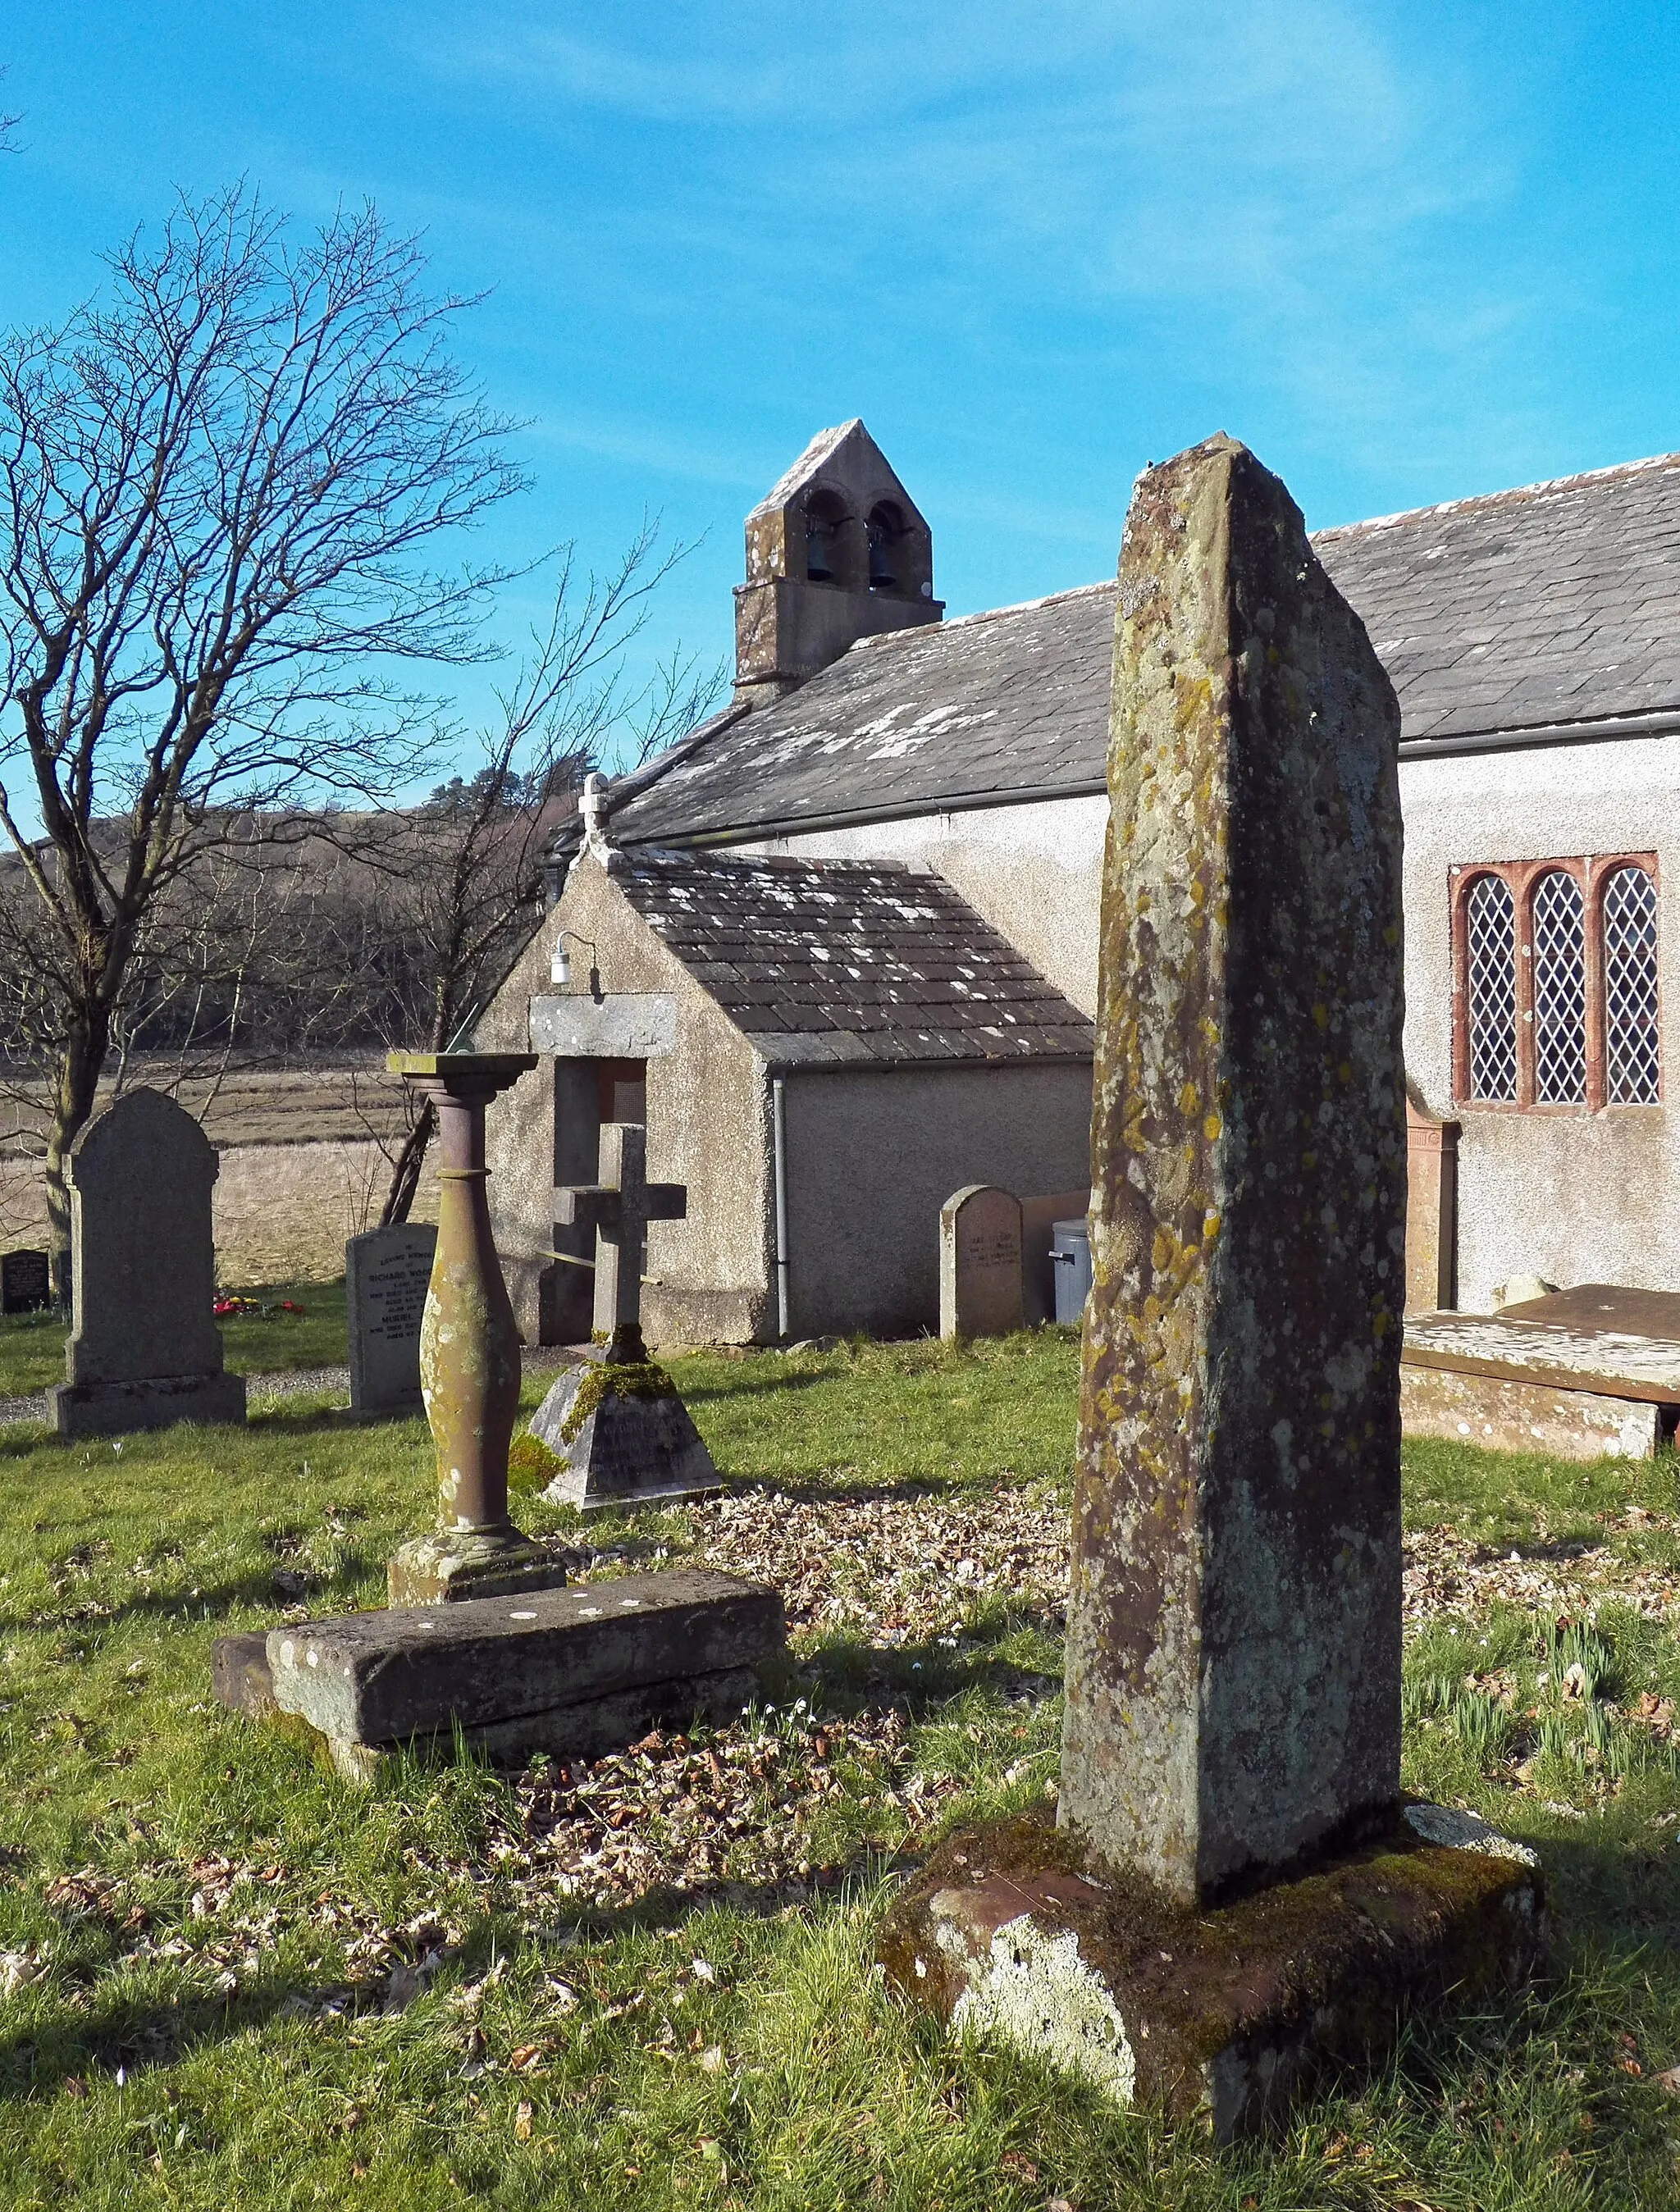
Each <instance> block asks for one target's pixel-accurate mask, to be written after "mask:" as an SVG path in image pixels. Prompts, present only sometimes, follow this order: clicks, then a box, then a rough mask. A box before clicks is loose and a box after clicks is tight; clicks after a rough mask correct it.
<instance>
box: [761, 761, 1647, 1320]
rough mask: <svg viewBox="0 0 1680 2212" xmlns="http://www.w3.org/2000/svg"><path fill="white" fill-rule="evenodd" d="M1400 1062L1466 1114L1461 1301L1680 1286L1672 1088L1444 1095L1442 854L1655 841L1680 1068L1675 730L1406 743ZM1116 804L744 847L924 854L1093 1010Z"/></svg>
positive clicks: (1476, 1303) (963, 816) (1626, 846)
mask: <svg viewBox="0 0 1680 2212" xmlns="http://www.w3.org/2000/svg"><path fill="white" fill-rule="evenodd" d="M1400 795H1401V806H1402V811H1403V817H1404V820H1405V830H1406V860H1405V884H1406V1067H1407V1072H1408V1073H1409V1075H1410V1076H1411V1078H1412V1079H1413V1080H1414V1081H1415V1083H1416V1084H1417V1085H1418V1086H1419V1088H1420V1089H1421V1091H1422V1093H1423V1096H1424V1098H1425V1100H1426V1101H1427V1103H1428V1105H1429V1106H1430V1108H1431V1109H1433V1111H1434V1112H1435V1113H1437V1114H1441V1115H1447V1116H1448V1117H1450V1118H1452V1119H1454V1120H1456V1121H1458V1122H1459V1123H1460V1124H1461V1125H1462V1128H1463V1132H1464V1133H1463V1136H1462V1138H1461V1139H1460V1144H1459V1155H1458V1158H1459V1169H1458V1303H1459V1304H1460V1306H1461V1307H1463V1308H1464V1309H1465V1310H1469V1311H1471V1312H1478V1311H1479V1312H1486V1311H1488V1310H1491V1308H1492V1305H1493V1294H1494V1290H1495V1288H1496V1287H1497V1286H1498V1285H1500V1284H1502V1283H1505V1282H1507V1281H1508V1280H1509V1279H1511V1278H1512V1277H1513V1276H1515V1275H1527V1274H1536V1275H1540V1276H1543V1278H1545V1279H1546V1280H1548V1281H1549V1282H1555V1283H1561V1284H1566V1285H1567V1284H1570V1283H1584V1282H1612V1283H1624V1284H1628V1285H1634V1286H1635V1287H1638V1288H1645V1289H1667V1288H1671V1287H1677V1288H1680V1262H1677V1261H1675V1260H1673V1259H1671V1257H1670V1256H1669V1255H1671V1253H1680V1158H1677V1150H1676V1146H1675V1144H1674V1141H1673V1139H1672V1136H1671V1117H1670V1111H1669V1109H1668V1108H1667V1107H1666V1106H1660V1107H1658V1106H1613V1107H1606V1108H1605V1109H1604V1110H1603V1111H1601V1112H1599V1113H1598V1114H1588V1113H1587V1112H1586V1110H1585V1109H1567V1108H1555V1109H1549V1110H1547V1111H1543V1112H1539V1113H1536V1112H1527V1113H1519V1112H1516V1111H1513V1109H1509V1108H1506V1109H1500V1108H1490V1107H1477V1106H1471V1105H1458V1104H1455V1103H1454V1102H1453V1098H1452V951H1451V942H1450V928H1449V908H1448V883H1449V871H1450V870H1451V869H1452V868H1453V867H1455V866H1458V867H1462V866H1465V865H1467V864H1468V863H1470V862H1473V861H1479V860H1545V859H1558V860H1573V859H1579V858H1580V857H1581V856H1582V855H1583V854H1604V853H1612V852H1653V851H1654V852H1655V853H1656V854H1657V856H1658V859H1657V866H1658V884H1659V905H1658V959H1659V981H1660V988H1661V993H1662V1019H1663V1024H1664V1036H1663V1056H1664V1089H1665V1094H1667V1095H1669V1096H1672V1095H1673V1094H1672V1093H1671V1091H1670V1086H1671V1084H1673V1083H1675V1082H1677V1081H1680V1028H1677V1027H1676V1024H1680V915H1677V913H1676V910H1675V908H1676V902H1677V901H1680V738H1635V739H1630V740H1628V741H1627V742H1625V743H1610V744H1587V745H1549V746H1534V747H1531V748H1526V749H1524V750H1514V751H1509V752H1499V753H1481V754H1467V755H1458V756H1452V757H1443V758H1440V759H1435V760H1422V761H1406V762H1404V763H1402V766H1401V769H1400ZM1107 820H1108V802H1107V801H1106V799H1100V798H1090V799H1046V800H1042V801H1038V802H1037V803H1033V804H1029V805H1020V806H999V807H989V808H983V809H976V810H974V811H967V812H962V813H954V814H929V815H922V816H918V817H915V818H913V819H910V820H907V821H902V822H883V823H870V824H867V825H865V826H863V827H861V828H858V829H840V830H829V831H823V832H817V833H813V834H811V835H808V836H794V837H787V838H780V839H776V840H774V841H771V842H763V843H759V844H756V845H752V846H748V847H746V848H743V849H745V850H747V851H751V852H773V853H783V852H785V853H800V854H809V855H812V856H813V857H819V858H829V859H846V860H854V859H855V860H872V859H873V860H906V861H909V862H910V863H912V864H913V865H916V866H922V867H929V868H933V869H934V870H935V871H937V872H938V873H939V874H940V875H942V876H944V877H945V878H946V879H947V881H948V882H949V883H951V884H953V885H954V886H955V888H956V889H957V890H959V891H960V892H961V893H962V894H963V896H965V898H966V899H967V900H968V901H969V902H970V903H971V905H973V906H974V907H975V908H977V910H978V911H979V912H980V913H981V914H983V915H985V917H986V919H987V920H988V921H990V922H991V923H992V924H993V925H994V926H995V927H996V928H998V929H1000V930H1001V931H1002V933H1003V934H1004V935H1005V936H1006V937H1007V938H1008V939H1009V940H1010V942H1011V943H1012V944H1013V945H1018V946H1019V947H1020V950H1021V951H1023V952H1024V953H1026V956H1027V957H1028V958H1029V959H1031V960H1032V962H1033V963H1034V964H1035V965H1036V966H1038V968H1039V969H1041V970H1042V971H1043V973H1044V975H1048V976H1049V977H1050V980H1051V981H1053V982H1054V983H1055V984H1056V986H1057V987H1058V988H1059V989H1061V990H1062V992H1064V993H1065V994H1067V996H1068V998H1069V999H1070V1000H1072V1001H1073V1002H1074V1005H1075V1006H1078V1007H1080V1009H1081V1010H1082V1011H1083V1012H1087V1013H1088V1014H1094V1012H1095V1009H1096V1004H1097V995H1096V993H1097V945H1098V915H1099V907H1100V902H1101V894H1102V854H1103V835H1104V831H1105V828H1106V825H1107Z"/></svg>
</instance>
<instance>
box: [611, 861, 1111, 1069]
mask: <svg viewBox="0 0 1680 2212" xmlns="http://www.w3.org/2000/svg"><path fill="white" fill-rule="evenodd" d="M611 866H612V880H613V882H614V883H615V884H617V885H618V889H619V890H622V891H623V893H624V896H625V897H626V898H627V899H628V900H629V902H630V905H631V906H632V907H633V908H635V909H636V913H637V914H639V915H641V916H642V919H643V920H644V921H646V922H647V923H648V927H650V928H651V929H653V930H654V932H655V933H656V934H657V935H658V936H659V937H660V938H661V939H663V940H664V942H665V943H666V944H667V945H669V947H670V948H671V950H672V951H673V953H675V955H676V956H677V957H678V958H679V960H680V961H681V962H682V963H683V964H684V966H685V967H686V968H687V969H688V970H689V972H690V974H691V975H693V976H694V977H695V979H696V981H698V982H699V983H701V984H702V985H703V987H705V989H706V990H707V991H708V992H709V993H710V994H711V996H712V997H713V998H714V999H715V1000H717V1002H718V1004H719V1005H720V1006H721V1007H722V1008H723V1010H724V1012H726V1013H727V1015H728V1016H729V1018H730V1019H731V1020H732V1021H733V1023H734V1024H735V1025H736V1027H737V1028H738V1029H740V1030H745V1031H746V1033H747V1035H748V1036H751V1038H752V1042H753V1045H754V1047H755V1048H757V1050H758V1051H759V1052H760V1053H762V1054H764V1058H765V1059H766V1060H770V1062H771V1063H772V1064H774V1065H788V1064H792V1063H795V1062H800V1063H807V1064H808V1063H810V1062H812V1061H829V1062H834V1061H850V1062H855V1063H859V1064H863V1063H867V1062H869V1061H872V1060H873V1061H877V1062H882V1061H888V1062H893V1061H896V1062H899V1063H903V1062H905V1061H922V1060H994V1061H1006V1060H1069V1059H1072V1060H1088V1059H1089V1058H1090V1057H1091V1054H1092V1049H1093V1042H1094V1039H1093V1030H1092V1027H1091V1024H1090V1023H1089V1022H1088V1021H1087V1020H1086V1018H1085V1017H1084V1016H1083V1015H1082V1014H1081V1013H1080V1012H1079V1011H1078V1009H1077V1008H1076V1007H1074V1006H1070V1005H1069V1004H1068V1001H1067V1000H1065V999H1064V998H1063V997H1062V994H1060V992H1058V991H1057V990H1056V989H1055V988H1054V987H1052V986H1051V985H1050V983H1048V982H1047V981H1045V980H1044V977H1043V976H1042V975H1040V974H1039V973H1038V969H1036V968H1034V967H1033V966H1032V963H1030V962H1029V961H1026V960H1024V959H1022V957H1021V956H1020V953H1019V952H1017V951H1015V949H1014V947H1013V945H1010V944H1009V943H1008V941H1007V939H1005V938H1003V937H1002V936H1001V935H1000V934H999V933H998V932H997V931H996V930H995V929H994V928H993V927H991V925H990V923H989V922H988V921H983V919H982V918H981V916H980V915H977V913H976V912H975V911H974V909H973V908H972V907H971V906H970V905H969V904H968V902H966V900H965V899H963V898H962V897H960V896H959V895H958V893H957V892H955V891H954V890H952V888H951V886H950V884H947V882H945V880H944V879H943V878H941V877H939V876H935V875H932V874H929V873H928V872H924V871H922V870H921V869H916V868H909V867H905V866H903V865H902V864H900V863H898V862H893V861H861V860H785V859H777V860H746V859H742V858H740V857H739V856H737V855H735V854H730V855H729V856H728V857H727V858H726V857H724V856H723V855H722V854H714V853H695V852H685V853H671V852H659V851H650V850H648V849H646V848H642V849H639V850H636V851H630V852H624V851H620V852H618V853H615V854H613V856H612V864H611Z"/></svg>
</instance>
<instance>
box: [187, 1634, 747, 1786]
mask: <svg viewBox="0 0 1680 2212" xmlns="http://www.w3.org/2000/svg"><path fill="white" fill-rule="evenodd" d="M210 1686H211V1688H212V1689H213V1691H214V1692H215V1694H216V1699H217V1701H218V1703H220V1704H221V1705H225V1706H226V1707H227V1708H228V1711H230V1712H236V1713H242V1714H243V1715H244V1716H245V1717H246V1718H247V1720H253V1721H277V1720H281V1719H282V1718H283V1719H284V1720H285V1722H286V1723H287V1724H288V1725H289V1726H290V1727H292V1728H293V1729H298V1730H301V1731H302V1732H303V1733H304V1735H305V1737H306V1740H308V1741H313V1743H314V1744H315V1746H316V1747H318V1749H319V1751H320V1753H321V1754H322V1755H324V1757H325V1758H326V1760H327V1762H328V1763H329V1764H330V1765H332V1766H333V1767H335V1768H336V1769H337V1770H338V1772H339V1773H340V1774H342V1775H343V1776H344V1778H345V1779H346V1780H347V1781H350V1782H370V1781H372V1780H373V1778H374V1776H375V1775H376V1774H377V1773H378V1771H379V1770H380V1765H382V1764H383V1763H384V1761H385V1760H386V1759H388V1758H390V1757H391V1756H392V1748H387V1747H384V1746H380V1745H378V1744H363V1743H356V1742H352V1741H350V1739H349V1738H347V1737H344V1736H330V1735H324V1734H323V1733H322V1732H321V1731H320V1729H316V1728H313V1726H312V1725H311V1724H310V1723H308V1722H307V1721H305V1720H303V1719H302V1718H301V1717H299V1716H297V1715H295V1714H288V1715H285V1716H283V1715H282V1713H281V1709H280V1706H279V1705H278V1704H277V1702H276V1700H275V1695H274V1676H273V1673H272V1670H271V1668H270V1666H269V1663H268V1638H267V1636H266V1635H265V1634H260V1633H259V1634H255V1635H244V1636H222V1637H218V1638H217V1639H216V1643H215V1644H213V1645H212V1646H211V1647H210ZM758 1692H759V1680H758V1668H756V1667H733V1668H717V1669H715V1671H713V1672H710V1673H708V1674H692V1675H687V1676H684V1677H680V1678H679V1679H677V1680H673V1681H668V1682H641V1683H638V1684H636V1686H635V1687H634V1688H631V1689H628V1690H620V1691H618V1692H615V1693H614V1694H612V1696H610V1697H605V1698H591V1699H587V1701H586V1702H585V1703H583V1704H582V1705H556V1706H552V1707H551V1708H550V1709H549V1710H548V1711H545V1712H540V1713H521V1714H520V1715H519V1716H518V1717H517V1718H515V1719H513V1720H506V1721H493V1722H491V1723H489V1724H488V1725H486V1726H484V1727H481V1728H463V1729H461V1731H460V1734H461V1737H462V1740H463V1741H465V1743H466V1747H467V1748H468V1749H469V1750H470V1751H472V1753H474V1755H475V1756H476V1757H478V1758H480V1759H488V1760H489V1761H490V1763H491V1764H492V1765H509V1766H522V1765H526V1764H527V1762H528V1761H529V1760H530V1759H533V1757H534V1756H535V1755H536V1754H537V1753H539V1752H540V1753H546V1754H547V1756H548V1757H549V1758H551V1759H600V1758H602V1757H604V1756H605V1755H606V1753H609V1752H613V1751H622V1750H623V1749H624V1747H626V1746H627V1745H629V1744H632V1743H636V1742H639V1741H641V1739H642V1737H643V1736H645V1735H648V1733H649V1731H650V1730H652V1729H684V1728H686V1727H687V1726H688V1725H689V1724H690V1723H691V1722H693V1721H695V1720H703V1721H708V1722H709V1723H712V1724H713V1725H714V1726H719V1727H721V1726H722V1725H723V1724H724V1723H727V1722H728V1721H731V1720H733V1718H734V1717H735V1716H736V1715H737V1714H738V1713H739V1712H740V1711H741V1709H742V1708H743V1706H745V1705H748V1704H750V1703H751V1701H752V1699H753V1698H755V1697H756V1696H757V1695H758ZM454 1747H455V1724H454V1723H453V1722H452V1723H451V1724H450V1725H449V1727H448V1728H447V1729H443V1728H437V1729H433V1730H432V1731H431V1733H430V1734H429V1735H420V1736H416V1737H410V1738H409V1739H408V1740H407V1743H406V1744H405V1748H417V1749H419V1750H420V1751H421V1752H422V1753H442V1754H443V1755H445V1756H446V1757H447V1756H448V1755H450V1754H452V1753H453V1750H454Z"/></svg>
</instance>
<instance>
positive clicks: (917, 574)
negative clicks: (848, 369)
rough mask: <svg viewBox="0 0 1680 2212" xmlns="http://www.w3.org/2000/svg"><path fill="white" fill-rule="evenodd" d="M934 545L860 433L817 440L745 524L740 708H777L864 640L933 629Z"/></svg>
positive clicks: (851, 430)
mask: <svg viewBox="0 0 1680 2212" xmlns="http://www.w3.org/2000/svg"><path fill="white" fill-rule="evenodd" d="M944 611H945V610H944V607H943V605H941V603H940V601H939V600H938V599H935V598H934V538H933V532H931V531H930V530H929V529H928V525H927V523H926V521H925V520H923V518H922V514H921V513H920V511H919V510H918V509H917V507H916V504H915V502H914V501H912V500H911V498H910V494H909V493H908V492H907V491H906V490H905V489H904V486H903V484H901V483H899V481H898V477H897V476H895V475H894V473H893V471H892V468H891V466H890V465H889V464H888V462H887V459H886V455H885V454H884V453H882V452H881V449H880V447H879V446H878V445H877V444H876V443H875V441H874V440H873V438H872V437H871V436H870V435H869V433H868V432H867V430H866V429H865V428H864V427H863V424H862V423H861V422H860V421H858V420H856V419H855V418H854V420H853V421H851V422H844V423H842V424H841V426H840V427H839V428H837V429H834V430H824V431H822V432H821V433H820V434H819V435H818V436H817V437H815V438H813V440H812V441H811V443H810V444H809V445H808V446H807V447H806V449H805V451H804V452H803V453H801V454H800V457H799V459H798V460H796V461H795V462H794V465H793V467H792V468H791V469H789V470H788V473H787V474H786V475H785V476H784V477H782V479H781V481H780V483H777V484H776V486H775V487H774V488H773V489H772V490H771V491H770V493H769V494H768V495H766V497H765V498H764V499H763V500H761V501H759V503H758V506H757V507H754V508H753V510H752V513H751V514H749V515H748V516H747V518H746V582H745V583H744V584H738V585H737V586H735V696H736V698H737V700H738V701H740V700H750V699H752V698H755V697H757V698H776V697H779V696H781V694H782V693H783V692H784V691H791V690H794V687H795V686H796V685H798V684H802V683H804V682H805V680H806V678H807V677H810V676H814V675H815V674H816V672H817V671H818V670H819V668H826V667H827V666H828V665H830V663H831V661H836V660H837V659H839V658H840V656H841V654H842V653H844V652H845V651H846V649H847V647H849V646H852V645H855V643H856V642H857V641H858V639H859V638H861V637H873V636H876V635H879V634H880V632H881V631H883V630H893V629H914V628H916V627H917V626H919V625H920V624H922V623H934V622H937V621H938V620H939V618H940V616H941V615H942V614H943V613H944Z"/></svg>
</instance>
